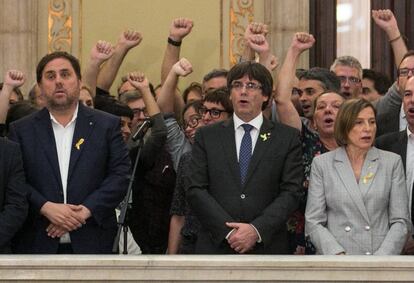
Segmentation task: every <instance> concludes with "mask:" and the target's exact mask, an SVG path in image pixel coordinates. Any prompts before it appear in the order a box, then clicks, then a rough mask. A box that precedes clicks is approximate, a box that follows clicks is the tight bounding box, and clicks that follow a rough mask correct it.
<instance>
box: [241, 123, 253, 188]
mask: <svg viewBox="0 0 414 283" xmlns="http://www.w3.org/2000/svg"><path fill="white" fill-rule="evenodd" d="M241 126H242V127H243V129H244V135H243V138H242V141H241V144H240V153H239V166H240V178H241V184H242V186H243V185H244V182H245V181H246V176H247V170H248V169H249V162H250V157H251V156H252V137H251V136H250V131H251V130H252V129H253V126H252V125H249V124H243V125H241Z"/></svg>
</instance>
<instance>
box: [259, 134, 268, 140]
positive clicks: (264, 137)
mask: <svg viewBox="0 0 414 283" xmlns="http://www.w3.org/2000/svg"><path fill="white" fill-rule="evenodd" d="M269 137H270V133H264V134H261V135H260V138H261V139H262V141H267V139H268V138H269Z"/></svg>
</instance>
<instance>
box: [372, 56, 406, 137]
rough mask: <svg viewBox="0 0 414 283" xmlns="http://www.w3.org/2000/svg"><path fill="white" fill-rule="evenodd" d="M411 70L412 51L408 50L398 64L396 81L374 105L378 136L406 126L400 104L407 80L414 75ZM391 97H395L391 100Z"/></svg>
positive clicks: (400, 129)
mask: <svg viewBox="0 0 414 283" xmlns="http://www.w3.org/2000/svg"><path fill="white" fill-rule="evenodd" d="M413 71H414V51H413V50H410V51H408V52H407V53H406V54H405V55H404V57H403V58H402V60H401V63H400V64H399V66H398V71H397V75H398V77H397V81H396V83H394V84H393V85H392V86H391V88H390V89H389V90H388V92H387V94H386V95H385V96H383V97H381V98H380V100H379V101H378V103H377V105H376V108H377V117H376V118H377V136H378V137H379V136H381V135H383V134H386V133H392V132H398V131H402V130H404V129H405V128H406V127H407V120H406V117H405V113H404V109H403V105H402V93H403V91H404V89H405V85H406V83H407V80H408V79H409V78H411V77H412V76H413V75H414V74H413ZM392 97H396V98H397V99H393V100H392V101H391V100H390V99H391V98H392ZM386 99H388V100H389V102H388V101H387V100H386Z"/></svg>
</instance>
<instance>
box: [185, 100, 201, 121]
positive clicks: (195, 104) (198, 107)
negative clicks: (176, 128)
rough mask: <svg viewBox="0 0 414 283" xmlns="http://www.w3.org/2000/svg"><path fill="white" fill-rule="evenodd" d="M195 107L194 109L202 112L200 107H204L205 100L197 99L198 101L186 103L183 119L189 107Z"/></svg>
mask: <svg viewBox="0 0 414 283" xmlns="http://www.w3.org/2000/svg"><path fill="white" fill-rule="evenodd" d="M191 107H192V108H194V110H195V111H196V112H197V113H198V114H200V109H201V108H202V107H203V101H201V100H196V101H192V102H190V103H188V104H186V105H185V106H184V108H183V112H182V115H181V116H182V120H184V113H185V112H187V110H188V109H190V108H191Z"/></svg>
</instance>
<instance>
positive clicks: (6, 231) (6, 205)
mask: <svg viewBox="0 0 414 283" xmlns="http://www.w3.org/2000/svg"><path fill="white" fill-rule="evenodd" d="M27 192H28V188H27V184H26V182H25V177H24V171H23V162H22V156H21V153H20V149H19V145H18V144H16V143H14V142H10V141H8V140H6V139H4V138H0V253H11V245H10V241H11V239H12V238H13V236H14V235H15V234H16V232H17V231H18V230H19V229H20V227H21V226H22V225H23V223H24V220H25V219H26V216H27V210H28V207H29V205H28V202H27Z"/></svg>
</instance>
